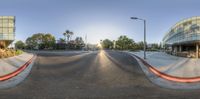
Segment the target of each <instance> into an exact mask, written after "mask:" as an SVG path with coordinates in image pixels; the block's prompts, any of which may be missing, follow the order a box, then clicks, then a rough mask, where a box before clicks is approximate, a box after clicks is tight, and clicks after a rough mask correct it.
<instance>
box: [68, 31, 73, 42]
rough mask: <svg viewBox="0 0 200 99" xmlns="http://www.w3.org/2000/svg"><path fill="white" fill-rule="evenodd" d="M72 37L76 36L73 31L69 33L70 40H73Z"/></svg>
mask: <svg viewBox="0 0 200 99" xmlns="http://www.w3.org/2000/svg"><path fill="white" fill-rule="evenodd" d="M72 35H74V32H72V31H71V32H70V33H69V38H70V40H72Z"/></svg>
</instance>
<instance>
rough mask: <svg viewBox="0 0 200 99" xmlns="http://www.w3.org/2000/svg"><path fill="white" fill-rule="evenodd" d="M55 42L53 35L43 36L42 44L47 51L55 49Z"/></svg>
mask: <svg viewBox="0 0 200 99" xmlns="http://www.w3.org/2000/svg"><path fill="white" fill-rule="evenodd" d="M55 42H56V40H55V37H54V36H53V35H51V34H49V33H48V34H45V35H44V36H43V42H42V44H43V45H44V47H45V49H53V47H54V45H55Z"/></svg>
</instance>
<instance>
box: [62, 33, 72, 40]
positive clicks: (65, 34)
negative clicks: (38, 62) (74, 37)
mask: <svg viewBox="0 0 200 99" xmlns="http://www.w3.org/2000/svg"><path fill="white" fill-rule="evenodd" d="M63 35H64V37H65V41H66V38H67V42H69V38H70V35H71V31H69V30H66V31H65V32H64V33H63Z"/></svg>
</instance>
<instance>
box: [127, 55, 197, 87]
mask: <svg viewBox="0 0 200 99" xmlns="http://www.w3.org/2000/svg"><path fill="white" fill-rule="evenodd" d="M130 54H131V55H133V56H134V57H136V58H137V59H139V60H140V61H141V62H142V63H143V65H144V66H146V67H147V68H148V70H149V71H150V72H151V73H153V74H154V75H156V76H158V77H160V78H162V79H165V80H169V81H173V82H179V83H196V82H200V77H199V76H197V77H176V76H172V75H169V74H166V73H163V72H160V71H159V70H157V69H156V68H154V67H153V66H151V65H150V64H148V63H147V62H146V61H145V60H143V59H142V58H140V57H139V56H137V55H134V54H132V53H130Z"/></svg>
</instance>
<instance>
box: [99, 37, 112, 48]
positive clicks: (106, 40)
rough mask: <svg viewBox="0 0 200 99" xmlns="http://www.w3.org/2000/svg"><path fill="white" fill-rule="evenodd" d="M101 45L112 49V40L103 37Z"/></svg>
mask: <svg viewBox="0 0 200 99" xmlns="http://www.w3.org/2000/svg"><path fill="white" fill-rule="evenodd" d="M101 45H102V47H103V48H105V49H112V48H113V42H112V41H111V40H109V39H105V40H103V41H102V42H101Z"/></svg>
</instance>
